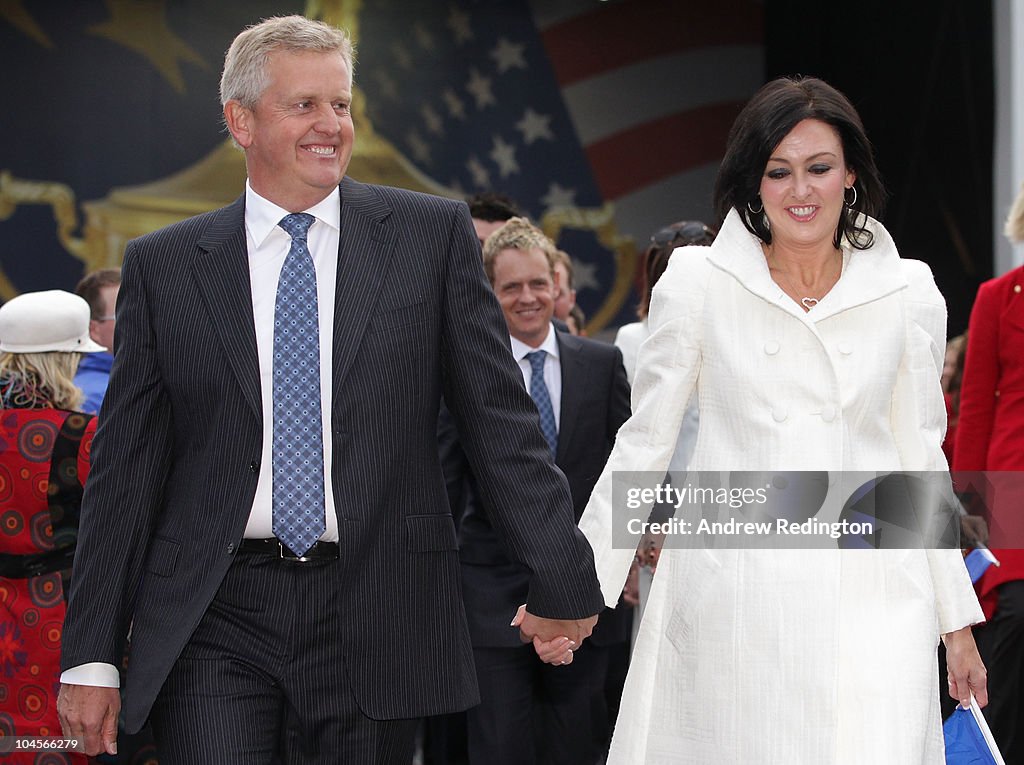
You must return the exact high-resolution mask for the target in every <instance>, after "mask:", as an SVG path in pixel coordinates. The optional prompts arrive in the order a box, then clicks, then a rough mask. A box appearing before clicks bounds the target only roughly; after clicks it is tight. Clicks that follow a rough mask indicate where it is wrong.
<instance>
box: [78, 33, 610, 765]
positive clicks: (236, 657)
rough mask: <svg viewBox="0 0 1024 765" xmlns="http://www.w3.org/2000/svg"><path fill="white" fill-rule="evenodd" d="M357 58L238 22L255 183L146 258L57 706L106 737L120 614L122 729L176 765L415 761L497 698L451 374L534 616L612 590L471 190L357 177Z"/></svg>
mask: <svg viewBox="0 0 1024 765" xmlns="http://www.w3.org/2000/svg"><path fill="white" fill-rule="evenodd" d="M351 75H352V47H351V44H350V42H349V40H348V37H347V36H346V35H345V34H344V33H343V32H341V31H340V30H337V29H335V28H333V27H330V26H328V25H325V24H322V23H320V22H312V21H309V20H307V19H304V18H302V17H298V16H290V17H283V18H275V19H268V20H267V21H264V22H263V23H261V24H258V25H256V26H254V27H251V28H249V29H247V30H245V31H244V32H242V33H241V34H240V35H239V36H238V37H237V38H236V39H235V41H234V43H233V44H232V46H231V48H230V50H229V51H228V54H227V57H226V59H225V68H224V74H223V76H222V80H221V100H222V103H223V104H224V116H225V121H226V123H227V126H228V129H229V130H230V132H231V135H232V137H233V138H234V140H235V142H236V143H237V144H238V145H239V147H240V148H241V149H242V150H243V151H244V152H245V157H246V168H247V171H248V181H247V184H246V190H245V193H244V195H243V196H242V197H241V198H239V199H238V200H237V201H236V202H235V203H234V204H232V205H230V206H228V207H226V208H223V209H221V210H216V211H214V212H211V213H208V214H205V215H201V216H198V217H196V218H192V219H189V220H186V221H183V222H182V223H179V224H175V225H173V226H170V227H168V228H166V229H163V230H161V231H158V232H156V233H153V234H150V235H147V236H144V237H142V238H140V239H138V240H135V241H133V242H131V243H130V244H129V246H128V249H127V251H126V253H125V259H124V268H123V281H122V287H121V292H120V295H119V300H118V305H117V321H118V333H117V346H116V347H117V353H116V355H115V362H114V367H113V371H112V375H111V380H110V387H109V390H108V393H107V402H106V406H105V410H104V422H103V424H102V426H101V427H100V430H99V433H98V435H97V438H96V443H95V447H94V451H93V455H92V456H93V465H94V468H93V473H92V475H91V476H90V481H89V486H88V488H87V490H86V495H85V499H84V502H83V510H82V519H81V533H80V536H79V543H78V554H77V557H76V561H75V577H74V581H73V584H72V590H71V595H70V602H69V605H68V611H67V619H66V622H65V626H64V639H63V660H62V664H63V669H64V673H63V675H62V678H61V679H62V689H61V694H60V699H59V702H58V708H59V711H60V713H61V720H62V724H63V726H64V730H65V733H66V734H67V735H69V736H74V737H76V738H79V739H81V740H82V741H84V742H85V745H86V748H87V750H88V751H89V752H90V753H96V752H98V751H100V750H106V751H108V752H110V751H111V750H113V749H115V748H116V745H115V739H114V733H115V730H116V721H117V714H118V710H119V705H120V701H119V697H118V690H117V688H116V685H117V680H116V671H115V670H114V667H113V665H115V664H117V663H119V662H120V661H121V657H122V655H123V650H124V643H125V636H126V634H127V633H128V630H129V628H130V629H131V639H132V645H131V657H130V659H129V665H128V672H127V680H126V687H125V695H124V700H125V701H124V704H125V709H124V713H125V720H126V728H127V729H128V731H129V732H132V731H134V730H137V729H138V728H139V727H140V726H141V725H142V724H143V722H144V721H145V720H146V719H147V717H149V718H150V719H151V721H152V723H153V730H154V733H155V735H156V738H157V745H158V748H159V751H160V759H161V763H163V764H164V765H174V764H175V763H197V764H198V763H203V764H204V765H205V764H207V763H217V765H230V764H231V763H239V764H240V765H241V764H242V763H244V764H245V765H252V764H253V763H270V762H279V761H281V762H289V763H298V762H302V763H305V762H351V763H357V762H358V763H373V762H378V763H392V762H394V763H402V762H408V761H409V758H410V756H411V750H412V740H413V734H414V730H415V724H416V718H419V717H421V716H423V715H430V714H438V713H443V712H447V711H453V710H458V709H464V708H466V707H469V706H471V705H472V704H474V703H476V701H477V698H478V695H477V689H476V682H475V677H474V669H473V662H472V652H471V647H470V642H469V635H468V631H467V627H466V621H465V616H464V613H463V610H462V606H461V599H460V598H459V566H458V557H457V552H456V538H455V529H454V525H453V523H452V518H451V515H450V512H449V508H448V504H447V501H446V496H445V491H444V482H443V480H442V475H441V470H440V464H439V459H438V455H437V443H436V423H437V412H438V407H439V402H440V400H441V395H442V393H443V395H444V398H445V400H446V401H447V402H448V406H449V408H450V410H451V412H452V414H453V416H454V418H455V421H456V422H457V424H458V427H459V430H460V432H461V433H462V435H463V440H464V443H465V444H466V446H467V453H468V454H469V458H470V460H471V462H472V464H473V467H474V470H475V471H476V473H477V475H478V477H479V479H480V486H481V490H482V493H483V494H484V496H485V497H486V499H487V501H488V503H489V504H490V505H491V506H492V507H493V508H494V509H495V511H494V517H495V520H496V524H497V526H498V528H499V530H500V533H501V534H502V535H503V536H504V537H505V538H506V543H507V545H508V548H509V549H510V550H512V551H513V555H514V557H515V558H516V559H517V560H519V561H520V562H522V563H523V564H524V565H526V566H527V567H529V569H530V570H531V571H532V572H533V574H532V576H531V578H530V584H529V597H528V604H529V614H530V615H529V616H527V617H526V618H525V619H524V620H523V621H522V623H521V625H520V628H521V630H522V632H523V634H524V635H525V636H526V637H531V636H536V637H537V638H538V639H539V640H549V641H550V640H553V639H554V638H556V637H557V636H559V635H570V636H573V637H575V639H576V640H582V638H583V637H585V636H586V635H589V632H590V629H591V627H592V626H593V623H594V620H595V618H596V617H594V616H592V615H594V614H596V613H597V612H598V611H599V610H600V603H601V599H600V593H599V592H598V590H597V581H596V577H595V574H594V570H593V558H592V552H591V550H590V548H589V546H588V545H587V543H586V541H585V540H584V539H583V538H582V536H580V535H579V533H578V531H577V530H576V529H575V526H574V524H573V519H572V510H571V507H572V506H571V499H570V494H569V490H568V487H567V486H566V483H565V481H564V479H563V478H562V477H561V476H560V474H559V473H558V472H557V471H556V470H555V469H554V468H553V467H552V466H551V465H550V461H549V459H548V457H547V453H546V450H547V445H546V444H545V442H544V439H543V437H542V435H541V433H540V432H539V430H538V427H537V415H536V410H535V409H534V406H533V402H532V401H531V400H530V398H529V396H528V395H527V393H526V392H525V391H524V390H523V387H522V380H521V377H520V375H519V370H518V369H517V368H516V366H515V362H514V361H513V359H512V357H511V355H510V354H509V352H508V335H507V333H506V331H505V326H504V321H503V320H502V316H501V311H500V310H499V308H498V306H497V303H496V302H495V300H494V298H493V295H491V293H490V290H489V289H488V285H487V282H486V280H485V278H484V275H483V271H482V269H481V266H480V258H479V250H478V248H477V243H476V240H475V236H474V232H473V228H472V225H471V223H470V218H469V213H468V210H467V208H466V206H465V204H463V203H461V202H454V201H451V200H444V199H440V198H436V197H429V196H425V195H420V194H414V193H411V192H407V191H401V190H398V189H391V188H386V187H379V186H368V185H364V184H361V183H358V182H356V181H354V180H352V179H351V178H347V177H344V176H345V170H346V167H347V165H348V161H349V158H350V156H351V151H352V143H353V125H352V118H351V115H350V110H349V107H350V103H351V95H352V76H351ZM499 434H500V435H499ZM521 486H530V487H531V491H530V494H529V496H523V495H522V494H521V492H520V491H519V489H520V487H521ZM286 490H288V491H290V493H286ZM511 616H512V614H509V618H511Z"/></svg>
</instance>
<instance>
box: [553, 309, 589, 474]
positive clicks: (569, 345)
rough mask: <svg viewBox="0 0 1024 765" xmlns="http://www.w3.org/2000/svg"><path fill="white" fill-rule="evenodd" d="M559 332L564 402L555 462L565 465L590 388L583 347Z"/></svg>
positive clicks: (574, 339) (560, 415)
mask: <svg viewBox="0 0 1024 765" xmlns="http://www.w3.org/2000/svg"><path fill="white" fill-rule="evenodd" d="M552 331H553V332H555V339H556V340H557V341H558V354H559V362H560V363H561V367H562V400H561V404H560V406H559V413H558V450H557V452H558V453H557V455H556V457H555V462H556V463H557V464H561V463H562V461H563V459H564V458H565V454H566V451H567V450H568V448H569V444H570V443H571V442H572V436H573V431H574V430H575V428H576V423H577V422H578V421H579V418H580V416H582V414H583V413H582V412H581V411H580V406H581V398H582V397H581V395H580V393H581V392H582V391H583V386H585V385H586V384H587V381H586V379H585V378H586V375H585V374H584V372H585V368H584V367H585V364H584V360H583V350H582V345H583V344H582V343H581V342H580V341H579V340H578V339H577V338H575V337H573V336H572V335H570V334H567V333H565V332H557V331H555V330H554V329H552Z"/></svg>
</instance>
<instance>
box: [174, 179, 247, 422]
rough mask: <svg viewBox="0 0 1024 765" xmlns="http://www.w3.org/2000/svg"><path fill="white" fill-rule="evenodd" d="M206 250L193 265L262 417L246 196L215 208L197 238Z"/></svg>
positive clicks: (224, 341) (231, 356)
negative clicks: (217, 209)
mask: <svg viewBox="0 0 1024 765" xmlns="http://www.w3.org/2000/svg"><path fill="white" fill-rule="evenodd" d="M198 246H199V248H200V250H201V251H202V252H201V254H200V255H199V257H197V258H196V260H195V262H194V263H193V266H192V271H193V274H194V275H195V278H196V284H197V285H198V290H199V293H200V294H201V296H202V298H203V301H204V303H205V305H206V310H207V311H208V312H209V315H210V320H211V323H212V324H213V326H214V328H215V329H216V331H217V334H218V335H219V336H220V340H221V345H222V346H223V349H224V354H225V356H226V357H227V359H228V363H229V364H230V365H231V369H232V371H234V373H235V377H237V378H238V385H239V387H240V388H241V390H242V396H243V397H244V398H245V401H246V403H248V404H249V406H250V407H251V408H252V411H253V414H255V415H256V417H257V418H260V419H262V417H263V414H262V405H261V402H260V372H259V361H258V359H257V357H256V329H255V327H254V325H253V318H252V288H251V286H250V282H249V256H248V250H247V247H246V243H245V197H244V196H242V197H239V198H238V199H237V200H236V201H235V202H234V203H232V204H231V205H230V206H228V207H225V208H224V209H223V210H220V211H218V212H217V213H216V215H215V217H214V219H213V221H212V222H211V223H210V225H209V227H208V228H207V230H206V231H205V232H204V233H203V235H202V237H201V238H200V239H199V241H198Z"/></svg>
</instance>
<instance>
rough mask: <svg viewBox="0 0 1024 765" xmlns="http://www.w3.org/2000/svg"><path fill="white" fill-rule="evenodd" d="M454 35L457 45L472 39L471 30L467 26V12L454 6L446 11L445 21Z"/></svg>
mask: <svg viewBox="0 0 1024 765" xmlns="http://www.w3.org/2000/svg"><path fill="white" fill-rule="evenodd" d="M445 23H446V24H447V25H448V28H449V29H450V30H452V34H453V35H454V36H455V42H457V43H458V44H459V45H462V43H466V42H469V41H470V40H472V39H473V30H472V29H470V27H469V14H467V13H463V12H462V11H460V10H459V9H458V8H456V7H455V6H452V7H451V10H449V11H448V20H447V21H446V22H445Z"/></svg>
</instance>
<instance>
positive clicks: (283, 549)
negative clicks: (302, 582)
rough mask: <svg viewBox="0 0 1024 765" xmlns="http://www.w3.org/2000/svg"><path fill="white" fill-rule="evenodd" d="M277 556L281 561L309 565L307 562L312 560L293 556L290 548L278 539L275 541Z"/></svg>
mask: <svg viewBox="0 0 1024 765" xmlns="http://www.w3.org/2000/svg"><path fill="white" fill-rule="evenodd" d="M310 549H312V548H310ZM277 555H278V557H279V558H280V559H281V560H286V561H291V562H294V563H309V561H311V560H313V559H312V558H307V557H305V556H298V555H295V554H294V553H293V552H292V551H291V548H290V547H288V545H286V544H285V543H284V542H282V541H281V540H280V539H279V540H277Z"/></svg>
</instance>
